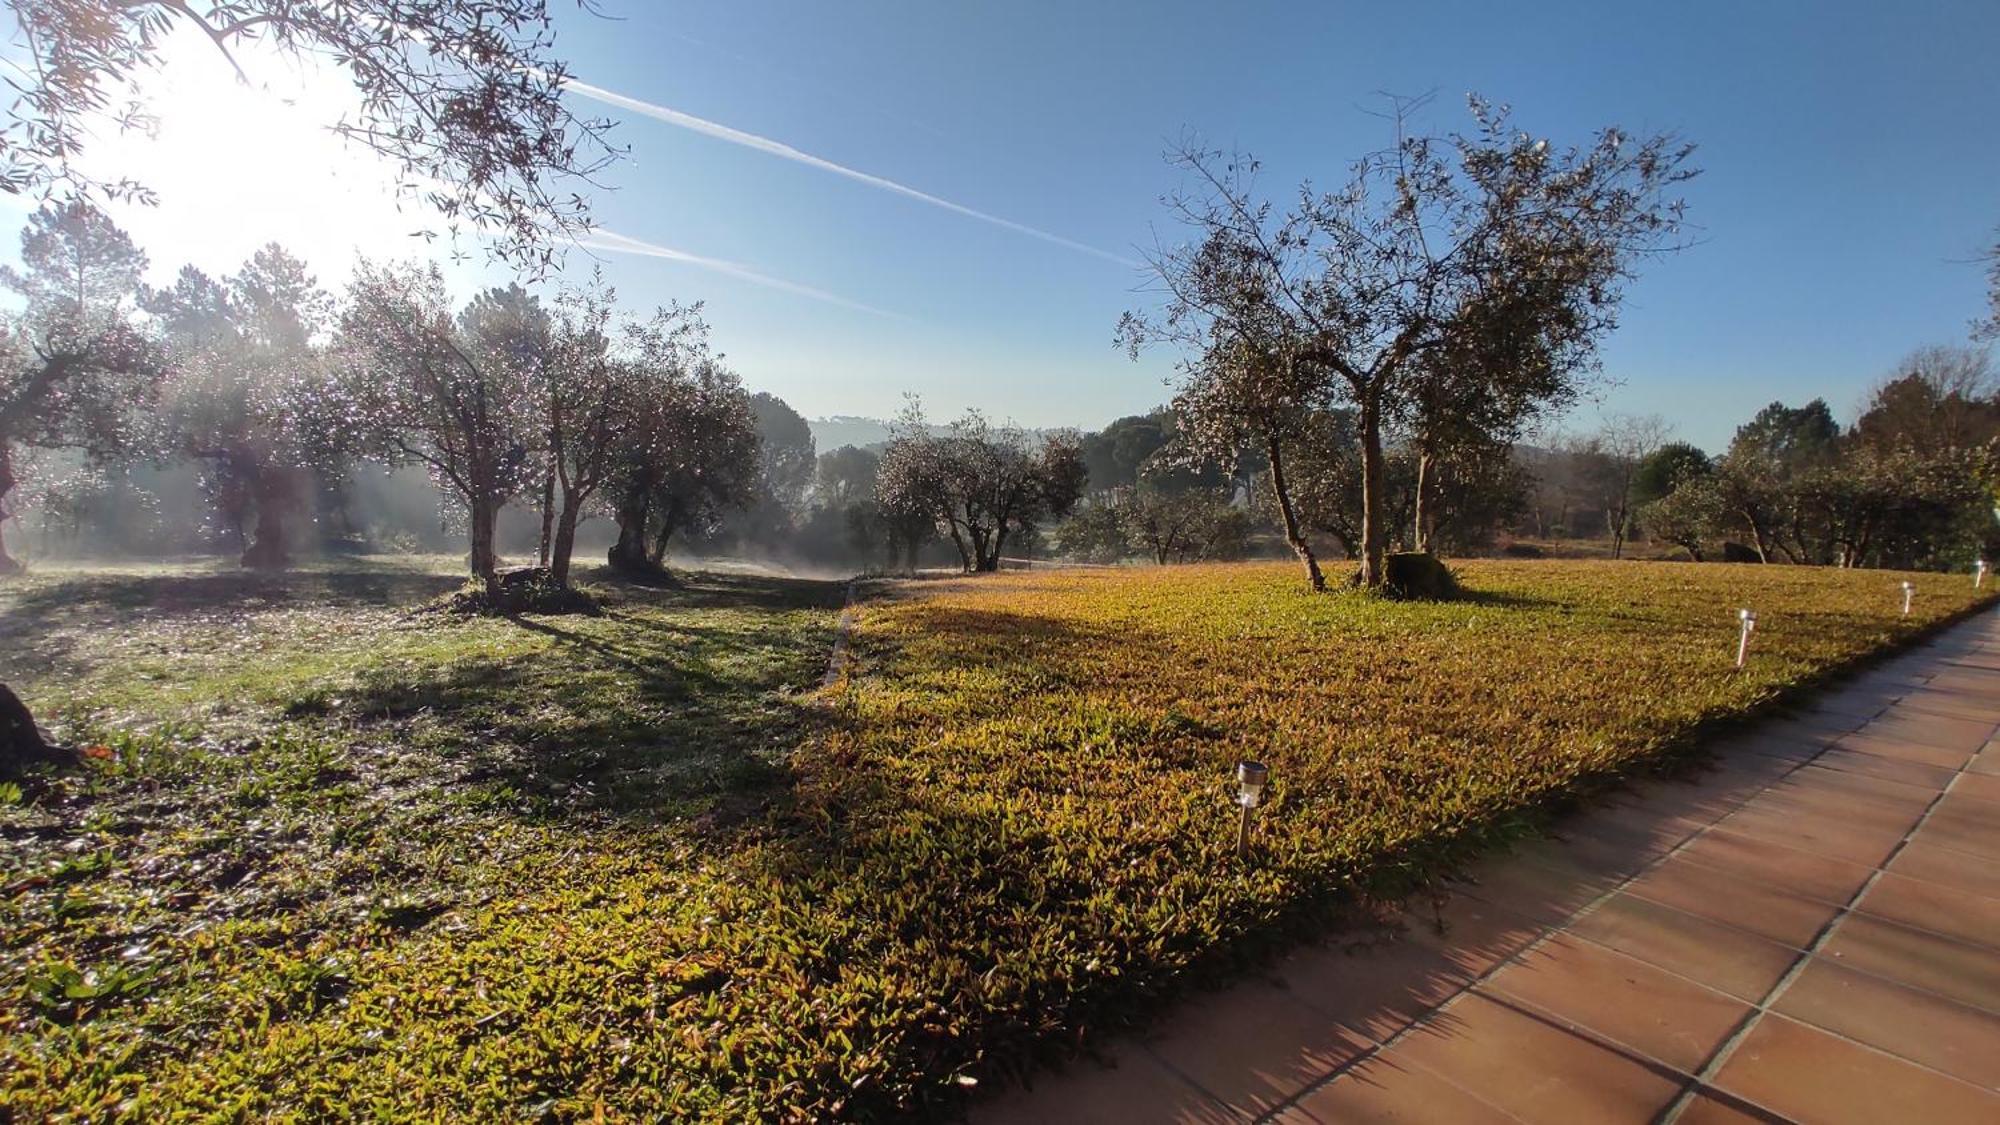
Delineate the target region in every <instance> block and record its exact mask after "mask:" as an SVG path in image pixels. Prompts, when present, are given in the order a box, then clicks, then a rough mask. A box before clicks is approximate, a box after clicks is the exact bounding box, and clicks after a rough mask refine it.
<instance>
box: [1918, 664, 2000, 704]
mask: <svg viewBox="0 0 2000 1125" xmlns="http://www.w3.org/2000/svg"><path fill="white" fill-rule="evenodd" d="M1924 686H1925V687H1928V688H1933V689H1939V690H1943V691H1959V692H1964V693H1966V694H1967V695H1983V696H1985V697H1986V698H1988V699H1991V698H1993V697H1994V696H1995V695H2000V675H1996V674H1994V673H1992V672H1988V671H1986V670H1984V669H1978V668H1953V669H1951V670H1949V671H1945V672H1939V673H1938V674H1937V675H1935V676H1932V677H1931V678H1930V679H1929V680H1927V681H1925V683H1924Z"/></svg>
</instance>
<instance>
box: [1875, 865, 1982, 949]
mask: <svg viewBox="0 0 2000 1125" xmlns="http://www.w3.org/2000/svg"><path fill="white" fill-rule="evenodd" d="M1859 909H1861V910H1863V911H1865V912H1867V913H1869V914H1873V915H1875V916H1876V917H1878V918H1887V919H1889V920H1890V921H1892V922H1901V923H1903V924H1904V925H1907V926H1915V927H1917V928H1918V929H1920V930H1930V931H1931V932H1933V933H1939V934H1944V935H1945V936H1946V937H1955V938H1957V939H1959V940H1960V941H1966V942H1971V943H1972V944H1974V945H1984V946H1986V947H1987V948H1989V949H2000V899H1992V898H1987V897H1986V896H1984V895H1976V894H1969V893H1967V892H1965V891H1961V890H1958V889H1956V888H1954V887H1947V886H1945V885H1943V884H1942V883H1929V882H1925V881H1923V880H1921V879H1912V878H1909V877H1908V876H1905V875H1897V874H1893V873H1889V872H1885V873H1883V875H1882V877H1881V878H1880V879H1878V880H1876V882H1875V885H1874V886H1872V887H1869V888H1868V893H1867V895H1866V896H1864V897H1863V898H1862V899H1861V902H1860V903H1859Z"/></svg>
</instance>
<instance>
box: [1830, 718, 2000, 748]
mask: <svg viewBox="0 0 2000 1125" xmlns="http://www.w3.org/2000/svg"><path fill="white" fill-rule="evenodd" d="M1866 736H1873V737H1876V738H1887V739H1892V740H1896V741H1901V742H1910V743H1915V744H1917V745H1921V746H1935V747H1937V748H1939V749H1942V750H1950V751H1956V752H1962V753H1965V754H1970V753H1972V752H1973V751H1974V750H1977V749H1979V747H1980V746H1981V745H1983V744H1984V743H1985V742H1986V740H1987V739H1989V738H1992V737H1993V724H1992V723H1991V722H1989V721H1987V720H1985V719H1952V718H1947V717H1945V716H1943V715H1920V714H1917V713H1915V712H1907V711H1906V712H1891V713H1890V714H1888V715H1885V716H1883V717H1882V718H1879V719H1876V720H1875V721H1874V722H1871V723H1869V724H1868V725H1867V726H1865V727H1862V728H1861V732H1860V735H1858V736H1857V737H1866Z"/></svg>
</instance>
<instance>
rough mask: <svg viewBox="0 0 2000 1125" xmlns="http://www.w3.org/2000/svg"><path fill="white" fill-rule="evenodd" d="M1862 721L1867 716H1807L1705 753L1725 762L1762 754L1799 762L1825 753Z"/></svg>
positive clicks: (1729, 739) (1764, 727) (1748, 733)
mask: <svg viewBox="0 0 2000 1125" xmlns="http://www.w3.org/2000/svg"><path fill="white" fill-rule="evenodd" d="M1866 721H1867V716H1861V717H1854V716H1844V715H1829V714H1816V715H1810V716H1805V717H1802V718H1800V719H1798V720H1794V721H1792V722H1787V723H1784V724H1782V725H1773V724H1764V725H1760V726H1757V727H1755V728H1752V729H1751V730H1747V731H1744V732H1743V733H1741V734H1732V735H1729V736H1727V737H1724V738H1721V739H1718V740H1716V741H1715V742H1712V743H1710V745H1709V750H1710V751H1711V752H1713V753H1714V754H1716V755H1717V756H1719V757H1725V758H1733V757H1736V756H1737V755H1740V754H1762V755H1764V756H1765V757H1767V758H1782V759H1784V760H1785V761H1788V762H1803V761H1806V760H1807V759H1809V758H1812V757H1813V756H1815V755H1817V754H1818V753H1819V752H1820V751H1822V750H1824V749H1826V748H1827V745H1828V744H1829V743H1831V742H1832V741H1833V740H1834V739H1835V738H1836V737H1838V736H1839V735H1841V734H1842V733H1844V732H1846V731H1849V730H1854V729H1857V728H1859V727H1860V726H1861V724H1863V723H1864V722H1866Z"/></svg>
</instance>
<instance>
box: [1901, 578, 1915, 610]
mask: <svg viewBox="0 0 2000 1125" xmlns="http://www.w3.org/2000/svg"><path fill="white" fill-rule="evenodd" d="M1916 595H1917V584H1916V583H1915V582H1905V583H1903V616H1904V617H1908V616H1909V615H1910V599H1911V598H1913V597H1916Z"/></svg>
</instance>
